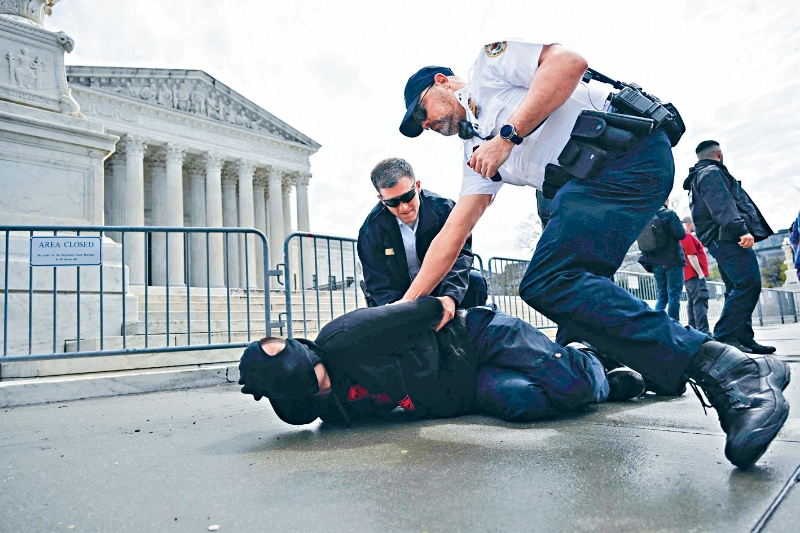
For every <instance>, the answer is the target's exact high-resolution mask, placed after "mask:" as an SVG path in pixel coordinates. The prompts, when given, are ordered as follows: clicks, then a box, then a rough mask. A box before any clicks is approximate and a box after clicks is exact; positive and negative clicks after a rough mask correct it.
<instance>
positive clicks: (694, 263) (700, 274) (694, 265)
mask: <svg viewBox="0 0 800 533" xmlns="http://www.w3.org/2000/svg"><path fill="white" fill-rule="evenodd" d="M689 264H690V265H692V268H693V269H694V271H695V272H697V277H699V278H704V277H706V275H705V274H703V269H702V268H700V261H698V260H697V256H696V255H690V256H689Z"/></svg>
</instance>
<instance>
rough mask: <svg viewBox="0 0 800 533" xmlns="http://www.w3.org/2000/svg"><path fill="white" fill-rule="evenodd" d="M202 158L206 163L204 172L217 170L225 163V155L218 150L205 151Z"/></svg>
mask: <svg viewBox="0 0 800 533" xmlns="http://www.w3.org/2000/svg"><path fill="white" fill-rule="evenodd" d="M203 160H204V161H205V163H206V172H214V171H217V172H218V171H219V170H221V169H222V165H223V164H224V163H225V156H224V155H222V154H220V153H218V152H206V153H204V154H203Z"/></svg>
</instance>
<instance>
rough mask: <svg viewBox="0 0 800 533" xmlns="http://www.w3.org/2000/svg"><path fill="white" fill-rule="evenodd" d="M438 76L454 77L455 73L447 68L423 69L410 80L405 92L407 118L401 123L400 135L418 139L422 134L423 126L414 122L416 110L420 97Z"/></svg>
mask: <svg viewBox="0 0 800 533" xmlns="http://www.w3.org/2000/svg"><path fill="white" fill-rule="evenodd" d="M437 74H444V75H445V76H452V75H453V71H452V70H450V69H449V68H447V67H423V68H421V69H419V70H418V71H417V72H416V73H415V74H414V75H413V76H411V77H410V78H408V82H407V83H406V89H405V91H403V98H404V99H405V102H406V116H404V117H403V122H401V123H400V133H402V134H403V135H405V136H406V137H418V136H419V135H420V134H421V133H422V126H421V125H420V124H419V122H417V121H416V120H414V117H413V114H414V109H415V108H416V107H417V103H419V96H420V95H421V94H422V91H424V90H425V89H427V88H428V87H430V86H431V85H433V78H434V76H436V75H437Z"/></svg>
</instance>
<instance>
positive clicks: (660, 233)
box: [636, 198, 686, 322]
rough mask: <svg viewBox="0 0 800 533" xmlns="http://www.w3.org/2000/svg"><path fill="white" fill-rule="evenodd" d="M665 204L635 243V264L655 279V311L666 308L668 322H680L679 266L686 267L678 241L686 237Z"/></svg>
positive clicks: (681, 268) (681, 288)
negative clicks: (656, 290) (637, 248)
mask: <svg viewBox="0 0 800 533" xmlns="http://www.w3.org/2000/svg"><path fill="white" fill-rule="evenodd" d="M668 205H669V198H667V200H666V201H665V202H664V205H663V206H661V208H660V209H659V210H658V211H657V212H656V216H654V217H653V219H652V220H651V221H650V222H649V223H648V224H647V227H645V229H644V231H642V233H641V234H640V235H639V238H638V239H636V242H637V243H638V244H639V251H641V252H642V255H641V257H639V263H641V264H642V266H643V267H644V268H645V270H647V271H648V272H652V273H653V276H655V278H656V287H657V288H658V300H657V301H656V311H663V310H664V309H666V310H667V314H668V315H669V317H670V318H671V319H673V320H675V321H678V322H680V314H681V294H682V293H683V266H684V265H685V264H686V257H685V256H684V255H683V249H682V248H681V241H682V240H683V239H684V237H686V231H685V230H684V229H683V226H682V225H681V221H680V219H679V218H678V215H677V214H676V213H675V211H673V210H672V209H670V208H669V207H667V206H668Z"/></svg>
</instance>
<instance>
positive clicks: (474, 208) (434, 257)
mask: <svg viewBox="0 0 800 533" xmlns="http://www.w3.org/2000/svg"><path fill="white" fill-rule="evenodd" d="M491 201H492V195H490V194H473V195H469V196H464V197H462V198H461V199H459V201H458V203H457V204H456V206H455V207H454V208H453V211H452V212H451V213H450V216H449V217H448V218H447V222H445V224H444V226H443V227H442V230H441V231H440V232H439V234H438V235H437V236H436V238H435V239H433V242H431V245H430V247H429V248H428V251H427V252H426V254H425V260H424V261H422V268H420V271H419V273H418V274H417V277H416V278H414V281H413V282H412V283H411V286H410V287H409V288H408V290H407V291H406V294H405V296H404V297H403V298H405V299H406V300H416V299H417V298H419V297H420V296H426V295H428V294H430V293H431V291H432V290H433V289H434V288H436V286H437V285H438V284H439V283H441V281H442V280H443V279H444V277H445V276H446V275H447V273H448V272H450V269H451V268H453V265H454V264H455V262H456V259H458V255H459V254H460V253H461V249H462V248H463V247H464V243H465V242H466V240H467V237H469V234H470V233H471V232H472V228H474V227H475V224H477V223H478V220H480V218H481V215H483V212H484V211H486V208H487V207H489V204H490V203H491Z"/></svg>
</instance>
